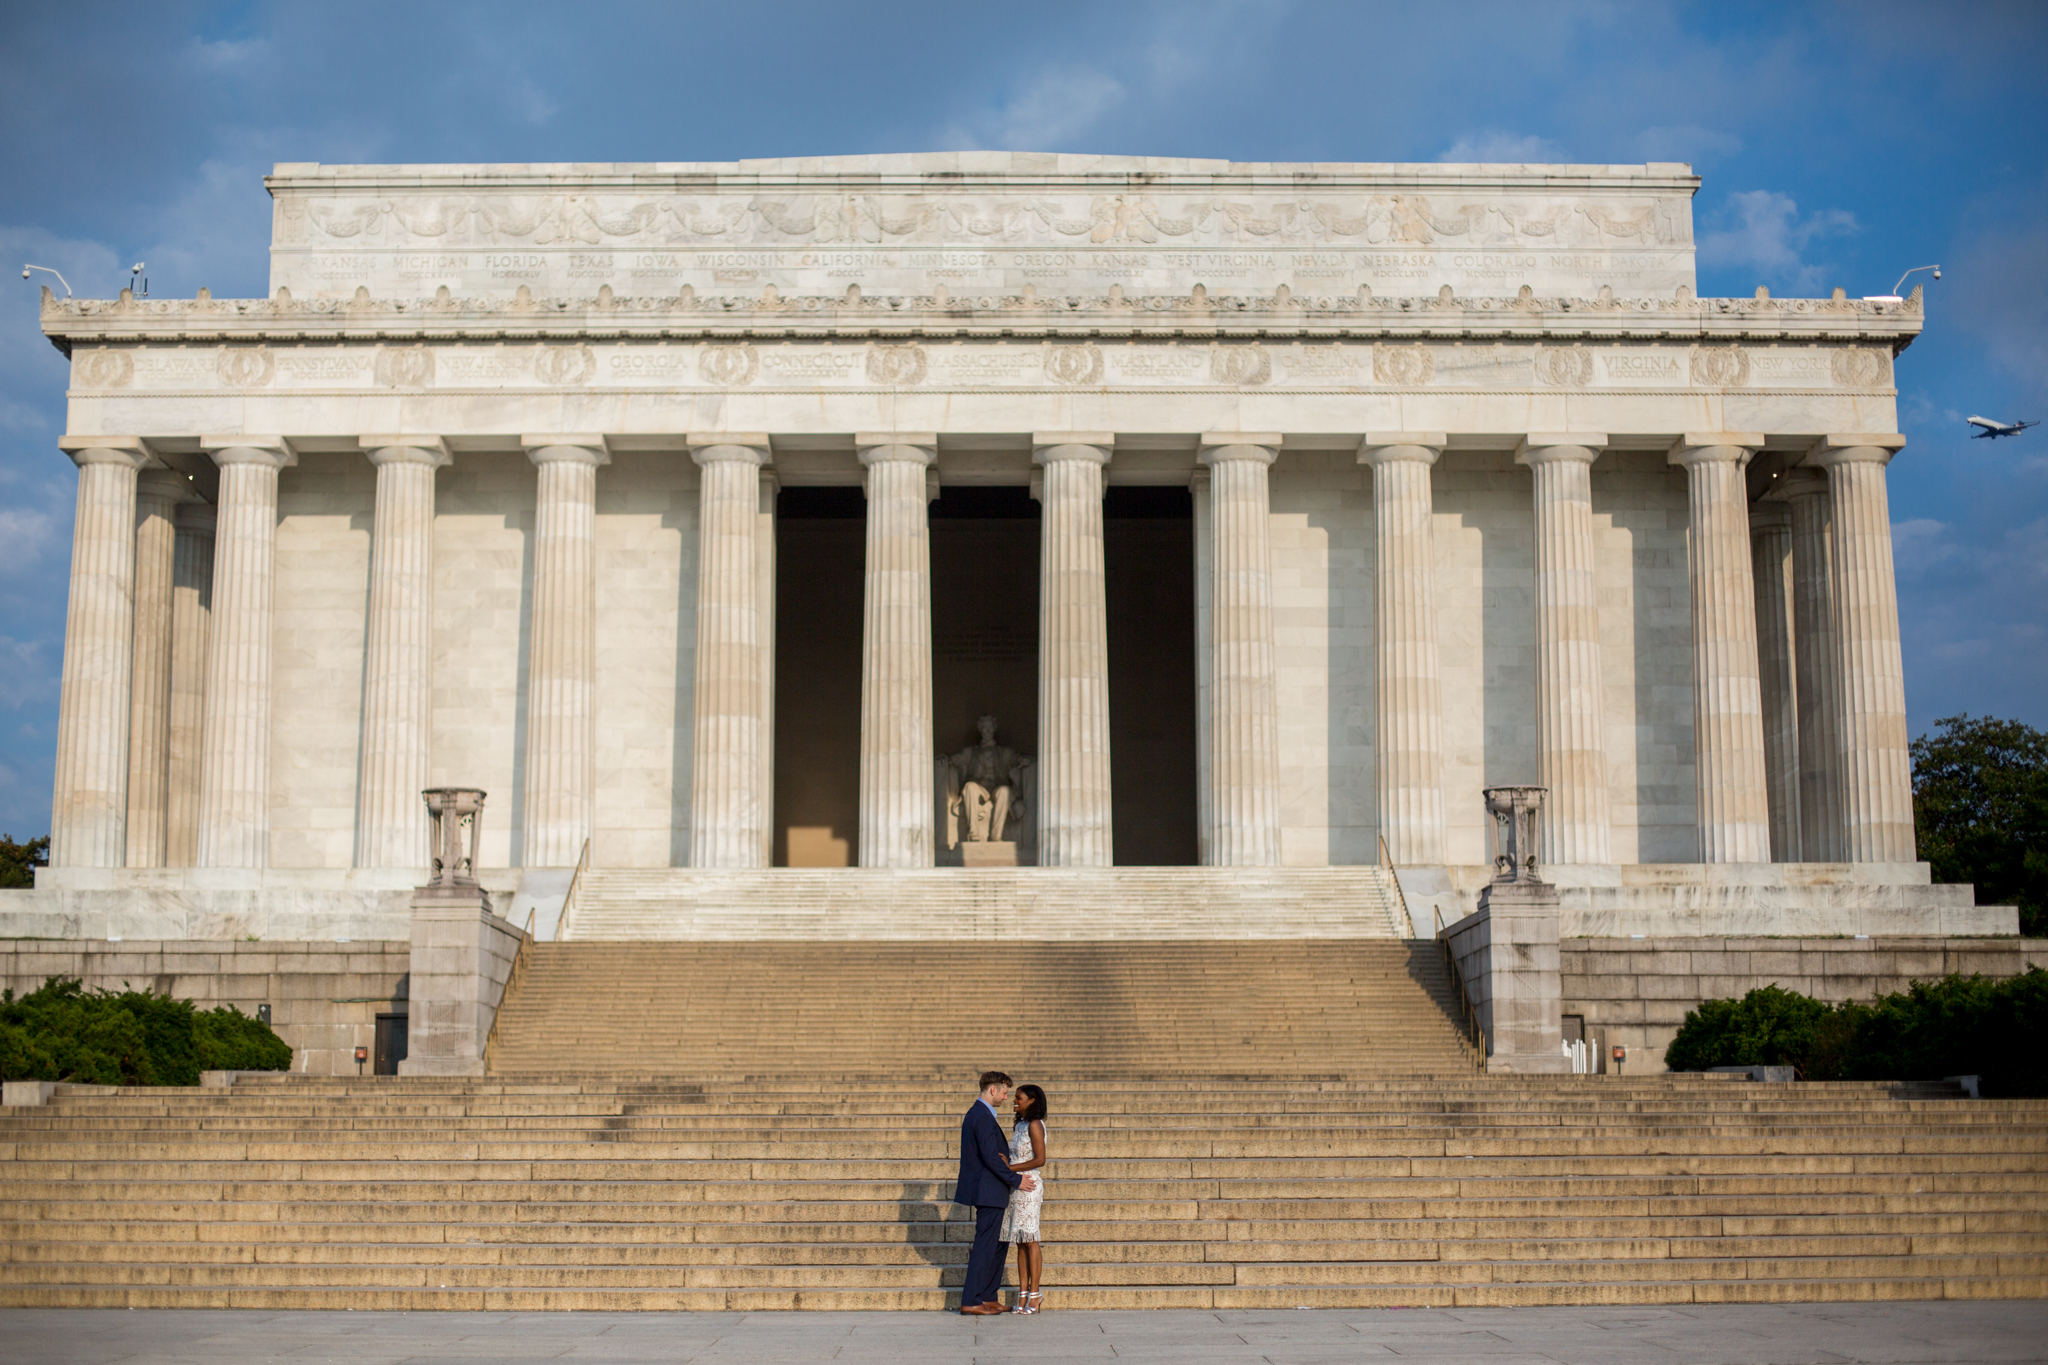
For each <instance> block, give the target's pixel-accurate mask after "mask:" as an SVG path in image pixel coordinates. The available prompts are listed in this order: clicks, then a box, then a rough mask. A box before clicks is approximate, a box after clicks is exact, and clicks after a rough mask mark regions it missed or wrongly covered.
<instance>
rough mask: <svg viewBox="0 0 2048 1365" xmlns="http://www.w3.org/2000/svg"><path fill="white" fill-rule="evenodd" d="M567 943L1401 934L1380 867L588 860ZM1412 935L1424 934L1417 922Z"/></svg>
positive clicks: (1402, 925)
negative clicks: (612, 863)
mask: <svg viewBox="0 0 2048 1365" xmlns="http://www.w3.org/2000/svg"><path fill="white" fill-rule="evenodd" d="M561 926H562V927H561V928H560V930H559V931H558V935H557V936H558V937H559V938H562V939H565V940H586V941H587V940H629V941H634V942H647V941H651V940H662V939H672V940H691V941H699V942H701V941H705V940H719V939H743V940H761V939H789V940H797V941H804V942H834V941H843V940H847V939H866V940H878V939H906V940H914V941H918V942H933V941H940V942H944V941H962V940H974V941H981V942H991V941H995V940H1014V939H1033V940H1038V941H1042V942H1064V941H1069V940H1088V941H1101V940H1112V939H1117V940H1144V941H1161V940H1175V939H1211V940H1213V939H1240V938H1251V939H1272V938H1399V937H1405V936H1406V935H1408V934H1409V933H1410V932H1411V929H1410V926H1409V924H1408V922H1407V916H1406V913H1405V911H1404V910H1403V909H1402V903H1401V893H1400V889H1399V888H1398V887H1397V886H1396V885H1395V884H1394V878H1393V874H1392V873H1391V872H1389V871H1388V870H1387V869H1385V868H1382V867H1270V868H1267V867H1261V868H1251V867H1111V868H1103V867H1033V868H923V869H889V868H768V869H755V870H747V871H699V870H694V869H690V868H650V869H638V870H633V869H599V868H586V869H585V870H583V871H582V872H580V873H578V874H577V877H576V883H575V886H574V887H573V888H572V890H571V892H570V895H569V900H568V903H567V904H566V906H565V907H564V909H563V912H562V920H561ZM1424 932H1427V930H1426V928H1425V929H1424Z"/></svg>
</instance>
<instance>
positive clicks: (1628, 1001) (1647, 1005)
mask: <svg viewBox="0 0 2048 1365" xmlns="http://www.w3.org/2000/svg"><path fill="white" fill-rule="evenodd" d="M1559 950H1560V954H1559V955H1560V970H1561V972H1562V975H1563V996H1564V1012H1565V1014H1567V1015H1582V1016H1584V1018H1585V1021H1586V1033H1587V1034H1588V1036H1597V1037H1598V1038H1599V1039H1600V1041H1601V1046H1602V1048H1603V1050H1611V1049H1612V1048H1613V1047H1614V1045H1616V1044H1620V1045H1622V1046H1624V1047H1626V1048H1627V1049H1628V1061H1627V1063H1626V1070H1627V1071H1628V1072H1630V1073H1638V1074H1639V1073H1642V1072H1651V1071H1661V1070H1663V1069H1664V1048H1665V1045H1666V1044H1668V1043H1669V1042H1670V1041H1671V1039H1672V1037H1673V1036H1674V1035H1676V1034H1677V1032H1678V1026H1679V1025H1680V1024H1682V1023H1684V1022H1685V1015H1686V1011H1688V1010H1690V1009H1692V1008H1693V1007H1694V1006H1695V1005H1697V1004H1699V1003H1700V1002H1701V1001H1702V1000H1720V999H1728V998H1736V997H1741V996H1744V995H1747V994H1748V993H1749V992H1750V991H1753V990H1755V989H1756V988H1757V987H1759V986H1770V985H1777V986H1782V987H1784V988H1785V989H1786V990H1788V991H1798V992H1799V993H1800V994H1801V995H1810V996H1812V997H1813V998H1814V999H1816V1000H1826V1001H1829V1002H1830V1003H1833V1002H1839V1001H1843V1000H1870V999H1872V998H1874V997H1876V996H1879V995H1885V994H1888V993H1890V992H1892V991H1902V990H1904V989H1906V988H1907V987H1908V986H1910V985H1912V984H1913V983H1914V982H1915V981H1931V980H1934V979H1936V978H1939V977H1943V976H1947V975H1949V974H1950V973H1951V972H1961V973H1963V974H1964V975H1969V974H1970V973H1973V972H1976V973H1982V974H1983V975H1985V976H1989V977H1997V978H2004V977H2009V976H2018V975H2019V974H2020V973H2022V972H2024V971H2026V970H2027V968H2029V967H2033V966H2042V967H2048V939H2018V938H2002V939H1986V938H1883V937H1879V938H1567V939H1564V940H1563V941H1562V942H1561V943H1560V944H1559Z"/></svg>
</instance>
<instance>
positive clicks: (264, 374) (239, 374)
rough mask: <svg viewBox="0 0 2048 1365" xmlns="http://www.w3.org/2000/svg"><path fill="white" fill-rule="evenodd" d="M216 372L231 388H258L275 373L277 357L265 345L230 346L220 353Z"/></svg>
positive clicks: (267, 381) (222, 381) (221, 380)
mask: <svg viewBox="0 0 2048 1365" xmlns="http://www.w3.org/2000/svg"><path fill="white" fill-rule="evenodd" d="M217 373H218V374H219V375H220V382H221V383H223V384H225V385H227V386H228V387H229V388H231V389H260V388H262V387H263V386H264V385H265V384H268V383H269V382H270V381H271V378H272V376H274V375H275V374H276V373H277V358H276V357H275V356H273V355H271V354H270V349H269V348H268V347H266V346H230V347H229V348H228V349H226V350H224V351H222V352H221V353H220V361H219V366H218V370H217Z"/></svg>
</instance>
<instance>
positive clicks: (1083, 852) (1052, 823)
mask: <svg viewBox="0 0 2048 1365" xmlns="http://www.w3.org/2000/svg"><path fill="white" fill-rule="evenodd" d="M1115 440H1116V438H1115V436H1114V435H1113V434H1111V433H1109V432H1087V433H1082V432H1066V433H1059V434H1040V435H1037V436H1034V437H1033V438H1032V445H1033V454H1032V460H1033V462H1034V463H1035V464H1037V465H1039V466H1041V467H1042V468H1043V471H1044V476H1043V477H1044V485H1043V488H1042V489H1041V493H1040V504H1041V506H1042V507H1043V508H1044V515H1043V522H1042V532H1041V534H1042V538H1043V540H1042V548H1041V549H1040V552H1039V565H1040V569H1039V576H1040V589H1039V617H1038V620H1039V627H1038V745H1039V760H1038V761H1039V773H1038V805H1039V810H1038V831H1039V833H1038V862H1039V865H1040V866H1042V867H1108V866H1110V865H1111V864H1113V863H1114V862H1115V861H1116V859H1115V857H1114V855H1113V851H1112V842H1111V830H1110V765H1109V607H1108V596H1107V582H1106V579H1105V576H1104V571H1103V539H1102V536H1103V528H1102V493H1103V469H1104V466H1106V465H1107V464H1108V463H1109V458H1110V449H1111V447H1112V446H1113V445H1114V444H1115Z"/></svg>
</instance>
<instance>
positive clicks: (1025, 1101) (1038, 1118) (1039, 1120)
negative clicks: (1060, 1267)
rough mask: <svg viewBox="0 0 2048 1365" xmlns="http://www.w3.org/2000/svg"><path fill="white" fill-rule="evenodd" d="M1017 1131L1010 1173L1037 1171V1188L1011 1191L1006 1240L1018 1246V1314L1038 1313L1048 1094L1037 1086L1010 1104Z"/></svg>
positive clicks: (1013, 1136) (1027, 1088) (1023, 1091)
mask: <svg viewBox="0 0 2048 1365" xmlns="http://www.w3.org/2000/svg"><path fill="white" fill-rule="evenodd" d="M1010 1106H1011V1112H1012V1113H1013V1114H1014V1115H1015V1116H1016V1127H1015V1128H1014V1129H1013V1130H1012V1132H1011V1136H1010V1169H1011V1170H1013V1171H1016V1172H1018V1173H1019V1174H1022V1173H1023V1172H1025V1171H1037V1172H1038V1179H1037V1180H1035V1181H1033V1182H1031V1183H1032V1186H1033V1188H1031V1189H1029V1190H1026V1189H1021V1188H1019V1189H1014V1190H1011V1191H1010V1206H1009V1207H1008V1208H1007V1209H1005V1210H1003V1233H1002V1236H1003V1240H1004V1241H1005V1242H1015V1243H1016V1244H1017V1284H1018V1286H1019V1287H1020V1288H1021V1289H1022V1290H1023V1296H1022V1297H1021V1298H1020V1299H1018V1301H1017V1306H1016V1308H1015V1309H1013V1310H1011V1311H1013V1312H1018V1313H1036V1312H1037V1311H1038V1309H1039V1305H1040V1304H1041V1303H1042V1302H1043V1301H1044V1299H1045V1294H1044V1292H1043V1291H1042V1290H1040V1289H1039V1287H1038V1277H1039V1274H1040V1272H1042V1271H1043V1270H1044V1268H1045V1261H1044V1258H1043V1257H1042V1256H1041V1255H1040V1254H1039V1249H1038V1210H1039V1207H1040V1206H1041V1205H1042V1204H1044V1202H1045V1169H1044V1167H1045V1158H1046V1150H1045V1092H1044V1091H1043V1090H1040V1089H1039V1088H1038V1087H1037V1086H1035V1085H1020V1086H1018V1087H1017V1093H1016V1095H1015V1097H1014V1098H1013V1099H1012V1100H1011V1101H1010Z"/></svg>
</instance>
